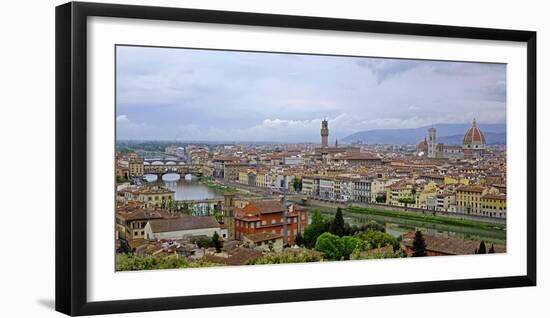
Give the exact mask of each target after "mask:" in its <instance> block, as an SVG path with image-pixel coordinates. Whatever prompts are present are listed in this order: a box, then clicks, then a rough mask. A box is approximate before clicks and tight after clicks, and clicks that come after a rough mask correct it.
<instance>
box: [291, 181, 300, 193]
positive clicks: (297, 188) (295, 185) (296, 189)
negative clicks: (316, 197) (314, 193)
mask: <svg viewBox="0 0 550 318" xmlns="http://www.w3.org/2000/svg"><path fill="white" fill-rule="evenodd" d="M292 185H293V186H294V190H295V191H296V192H301V191H302V179H301V178H294V181H293V184H292Z"/></svg>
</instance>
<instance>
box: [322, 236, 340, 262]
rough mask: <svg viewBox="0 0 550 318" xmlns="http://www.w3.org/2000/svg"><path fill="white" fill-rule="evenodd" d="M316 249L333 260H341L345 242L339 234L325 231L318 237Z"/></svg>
mask: <svg viewBox="0 0 550 318" xmlns="http://www.w3.org/2000/svg"><path fill="white" fill-rule="evenodd" d="M315 249H316V250H317V251H319V252H321V253H323V254H324V255H325V257H326V258H328V259H331V260H336V261H338V260H340V259H341V258H342V255H343V250H344V247H343V244H342V240H341V239H340V237H339V236H337V235H334V234H331V233H328V232H326V233H323V234H321V235H320V236H319V237H318V238H317V242H316V243H315Z"/></svg>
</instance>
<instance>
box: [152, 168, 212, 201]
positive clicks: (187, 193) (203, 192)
mask: <svg viewBox="0 0 550 318" xmlns="http://www.w3.org/2000/svg"><path fill="white" fill-rule="evenodd" d="M170 175H175V174H168V175H165V176H164V180H162V178H160V177H159V178H158V180H156V181H152V182H149V183H150V184H152V185H159V186H166V187H168V188H170V189H172V190H174V191H176V193H175V196H176V200H203V199H211V198H214V197H217V196H221V193H217V192H216V191H215V190H213V189H211V188H209V187H207V186H205V185H204V184H200V183H199V182H198V181H197V180H196V179H195V178H193V179H190V180H189V179H187V180H186V178H180V179H179V180H174V179H176V177H175V176H171V177H172V178H170ZM167 176H168V177H167ZM150 180H151V179H150Z"/></svg>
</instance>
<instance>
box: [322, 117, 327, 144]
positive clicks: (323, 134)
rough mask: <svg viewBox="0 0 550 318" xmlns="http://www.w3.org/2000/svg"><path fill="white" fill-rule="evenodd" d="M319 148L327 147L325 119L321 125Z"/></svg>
mask: <svg viewBox="0 0 550 318" xmlns="http://www.w3.org/2000/svg"><path fill="white" fill-rule="evenodd" d="M321 147H323V148H326V147H328V121H327V119H326V118H325V119H323V122H322V123H321Z"/></svg>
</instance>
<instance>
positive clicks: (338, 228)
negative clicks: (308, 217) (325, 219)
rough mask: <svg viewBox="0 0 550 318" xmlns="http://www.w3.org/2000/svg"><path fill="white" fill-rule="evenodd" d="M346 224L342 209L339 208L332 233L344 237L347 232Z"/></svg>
mask: <svg viewBox="0 0 550 318" xmlns="http://www.w3.org/2000/svg"><path fill="white" fill-rule="evenodd" d="M345 227H346V224H345V222H344V216H343V215H342V209H341V208H338V209H337V210H336V215H335V216H334V220H332V223H331V224H330V233H332V234H334V235H338V236H343V235H344V234H345V232H346V228H345Z"/></svg>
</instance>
